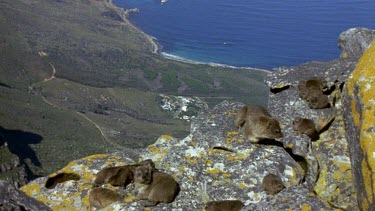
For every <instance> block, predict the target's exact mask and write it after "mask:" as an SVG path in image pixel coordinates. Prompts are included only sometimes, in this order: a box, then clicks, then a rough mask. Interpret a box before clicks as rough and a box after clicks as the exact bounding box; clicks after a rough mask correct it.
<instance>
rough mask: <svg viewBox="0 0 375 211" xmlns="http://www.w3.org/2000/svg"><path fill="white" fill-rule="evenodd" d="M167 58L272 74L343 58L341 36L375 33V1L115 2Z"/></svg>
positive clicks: (183, 0)
mask: <svg viewBox="0 0 375 211" xmlns="http://www.w3.org/2000/svg"><path fill="white" fill-rule="evenodd" d="M114 3H115V4H116V5H117V6H120V7H125V8H129V9H130V8H139V9H140V13H136V14H132V15H131V16H130V20H131V21H132V22H133V23H134V24H135V25H136V26H138V27H139V28H140V29H142V30H143V31H145V32H146V33H147V34H150V35H151V36H153V37H155V38H157V40H158V43H159V44H160V45H161V46H162V52H164V53H167V54H172V55H176V56H179V57H183V58H186V59H189V60H194V61H200V62H214V63H221V64H227V65H232V66H238V67H258V68H266V69H271V68H274V67H279V66H292V65H298V64H301V63H304V62H308V61H313V60H315V61H316V60H331V59H334V58H337V57H339V54H340V51H339V49H338V47H337V40H338V37H339V34H340V33H341V32H343V31H345V30H347V29H349V28H352V27H366V28H371V29H375V1H373V0H371V1H359V0H282V1H277V0H169V1H168V2H167V3H166V4H164V5H161V4H160V1H159V0H114Z"/></svg>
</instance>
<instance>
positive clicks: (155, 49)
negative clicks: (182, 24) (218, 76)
mask: <svg viewBox="0 0 375 211" xmlns="http://www.w3.org/2000/svg"><path fill="white" fill-rule="evenodd" d="M107 1H108V3H109V7H111V8H113V9H114V10H115V11H116V12H117V13H118V14H119V15H120V17H121V19H122V20H123V21H124V22H125V23H126V24H128V25H129V26H130V27H132V28H133V29H135V30H136V31H137V32H139V33H140V34H142V36H144V37H145V38H146V39H147V41H148V42H149V43H150V44H151V45H152V50H151V52H152V53H153V54H157V55H160V56H162V57H163V58H166V59H169V60H173V61H178V62H184V63H188V64H196V65H209V66H211V67H223V68H231V69H248V70H256V71H262V72H266V73H272V70H266V69H260V68H254V67H236V66H231V65H226V64H220V63H214V62H199V61H194V60H189V59H186V58H183V57H179V56H176V55H172V54H168V53H165V52H162V51H161V45H160V44H158V42H157V39H156V38H155V37H153V36H151V35H148V34H147V33H146V32H144V31H142V30H141V29H140V28H138V27H137V26H136V25H135V24H133V23H132V22H131V21H130V20H129V19H128V17H129V15H130V13H132V12H131V11H130V10H128V9H124V8H121V7H118V6H116V5H115V4H114V3H113V0H107Z"/></svg>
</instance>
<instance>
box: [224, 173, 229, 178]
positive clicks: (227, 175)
mask: <svg viewBox="0 0 375 211" xmlns="http://www.w3.org/2000/svg"><path fill="white" fill-rule="evenodd" d="M223 176H224V177H230V176H231V174H226V173H225V174H223Z"/></svg>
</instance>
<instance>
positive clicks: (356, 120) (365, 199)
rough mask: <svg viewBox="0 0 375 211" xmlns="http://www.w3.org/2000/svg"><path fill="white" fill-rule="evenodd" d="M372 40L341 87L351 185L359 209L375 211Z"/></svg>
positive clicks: (374, 44)
mask: <svg viewBox="0 0 375 211" xmlns="http://www.w3.org/2000/svg"><path fill="white" fill-rule="evenodd" d="M374 77H375V41H373V42H372V44H371V46H370V48H369V49H368V50H367V51H366V52H365V53H364V55H363V56H362V57H361V59H360V60H359V62H358V65H357V67H356V69H355V70H354V72H353V73H352V74H351V75H350V76H349V78H348V80H347V82H346V85H345V87H344V93H345V94H344V101H343V106H342V108H343V109H342V110H343V111H342V113H343V114H344V120H345V128H346V136H347V138H348V149H349V151H350V160H351V162H352V171H353V177H354V186H355V189H356V191H357V196H358V204H359V207H360V208H361V210H375V190H374V188H375V178H374V172H375V157H374V155H375V154H374V153H375V142H374V141H375V88H374V87H375V80H374V79H375V78H374Z"/></svg>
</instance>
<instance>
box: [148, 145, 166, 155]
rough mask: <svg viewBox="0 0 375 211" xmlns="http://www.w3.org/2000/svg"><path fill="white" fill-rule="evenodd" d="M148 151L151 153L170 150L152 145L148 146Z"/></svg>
mask: <svg viewBox="0 0 375 211" xmlns="http://www.w3.org/2000/svg"><path fill="white" fill-rule="evenodd" d="M148 152H149V153H151V154H167V152H168V150H167V149H164V150H163V149H160V148H158V147H155V146H153V145H150V146H149V147H148Z"/></svg>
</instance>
